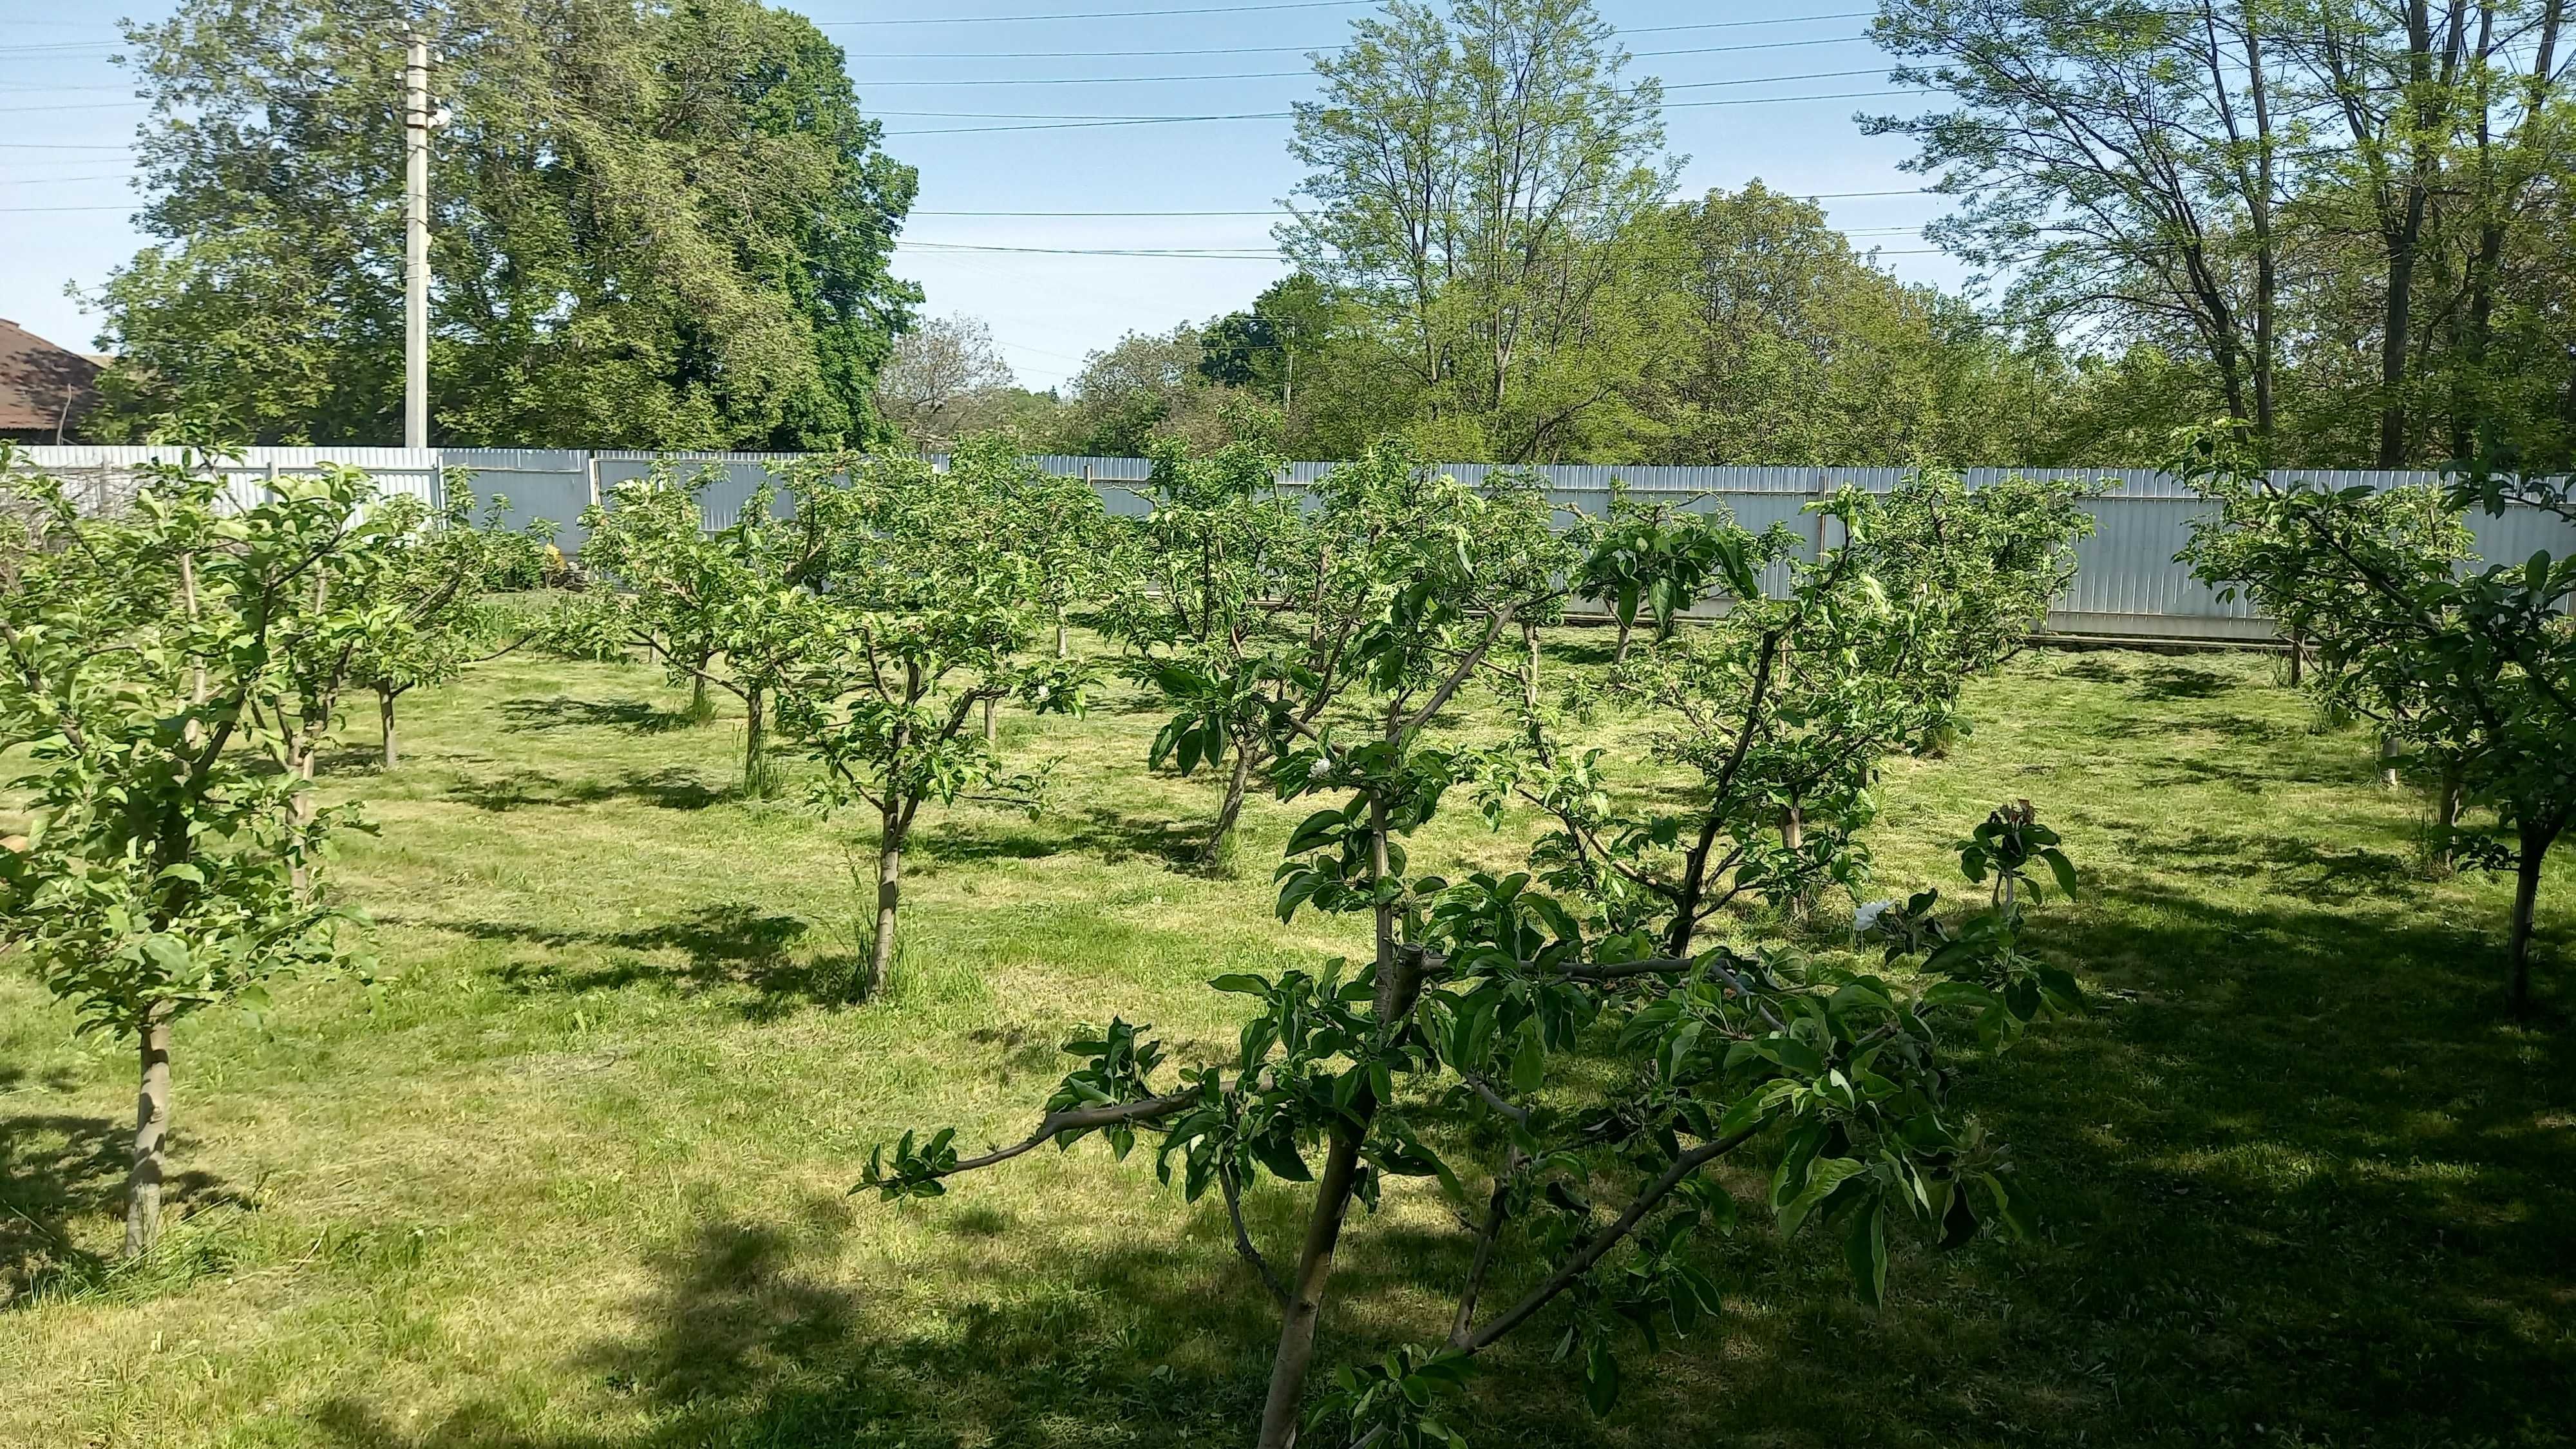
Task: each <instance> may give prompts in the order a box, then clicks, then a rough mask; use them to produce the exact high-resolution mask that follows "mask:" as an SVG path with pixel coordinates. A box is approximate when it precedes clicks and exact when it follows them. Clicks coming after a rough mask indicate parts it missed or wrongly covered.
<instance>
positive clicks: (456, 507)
mask: <svg viewBox="0 0 2576 1449" xmlns="http://www.w3.org/2000/svg"><path fill="white" fill-rule="evenodd" d="M478 501H479V500H477V499H476V498H475V496H474V493H473V491H472V490H471V489H470V488H469V487H467V486H466V485H465V482H464V479H463V477H462V470H459V471H458V473H457V474H456V475H452V476H451V477H450V478H449V479H448V482H447V489H446V500H445V502H444V503H443V504H442V505H441V506H440V507H439V508H437V509H435V510H433V509H431V508H430V507H429V505H428V504H426V503H424V502H422V501H420V500H419V499H417V498H414V497H412V496H411V495H409V494H403V495H399V496H397V497H394V498H391V499H388V500H386V501H385V502H384V503H383V504H381V505H379V506H380V507H381V508H382V509H383V510H384V512H385V516H384V518H383V519H382V520H381V521H382V524H383V527H384V533H383V535H382V537H381V538H380V539H379V540H378V542H377V543H376V544H375V546H374V549H373V553H374V558H373V560H372V563H371V568H370V573H369V581H370V584H371V587H372V590H373V592H374V594H375V596H376V598H378V599H380V600H381V601H382V602H384V603H386V604H389V605H390V606H391V607H390V608H389V609H388V610H386V611H384V612H383V613H382V614H381V615H380V616H379V617H378V619H377V620H376V622H375V625H374V627H371V628H370V629H369V630H368V631H367V633H366V635H365V637H364V638H363V639H362V640H361V641H360V642H359V644H358V647H357V649H356V651H355V653H354V655H353V656H352V658H351V662H350V675H351V678H352V679H353V680H354V681H355V683H356V684H357V685H358V686H359V687H360V688H362V689H367V690H370V691H372V692H373V693H374V694H375V696H376V720H377V726H378V729H379V732H380V738H381V740H382V742H383V760H384V768H386V769H387V770H391V769H393V768H395V766H396V765H398V764H399V763H400V762H401V758H402V755H401V747H400V744H399V742H398V740H399V737H398V736H397V735H396V733H395V729H394V706H395V703H396V701H398V700H400V699H401V698H402V697H403V696H404V695H406V694H409V693H410V692H412V691H413V690H415V689H419V688H422V687H424V686H430V685H438V684H444V683H446V682H447V681H449V680H451V679H454V678H456V677H457V676H458V675H460V674H462V673H464V672H465V669H466V667H467V666H468V665H472V664H478V663H481V662H483V661H484V660H487V659H495V658H498V657H500V656H501V655H503V654H507V653H509V652H510V651H512V650H514V649H517V648H519V647H521V646H522V645H524V644H526V643H527V642H528V640H529V638H531V637H532V635H531V633H530V632H529V631H526V630H513V629H511V628H509V627H508V623H507V620H506V618H505V617H504V616H503V614H502V613H501V612H500V611H499V610H496V609H495V608H493V607H492V605H491V604H490V603H489V602H488V601H487V599H486V598H485V595H486V594H487V593H488V592H489V591H491V590H493V589H496V588H499V587H502V586H503V585H504V584H505V583H506V582H509V581H510V580H512V578H513V577H514V576H515V575H519V574H520V573H521V568H522V564H523V561H524V560H525V559H526V558H527V556H528V554H529V552H530V545H531V544H536V545H537V546H539V547H542V546H543V545H542V543H541V542H539V539H538V535H537V534H536V533H534V532H513V531H510V530H507V529H505V528H504V527H503V521H504V519H505V518H506V516H507V514H508V513H509V500H508V499H506V498H503V497H500V496H499V495H494V497H493V498H492V499H491V500H490V503H489V505H488V506H487V507H486V508H485V510H484V514H483V521H482V523H481V524H480V525H479V526H478V525H477V524H476V522H475V510H476V506H477V503H478ZM509 636H515V637H509Z"/></svg>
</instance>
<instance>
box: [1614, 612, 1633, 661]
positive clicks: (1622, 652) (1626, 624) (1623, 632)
mask: <svg viewBox="0 0 2576 1449" xmlns="http://www.w3.org/2000/svg"><path fill="white" fill-rule="evenodd" d="M1635 629H1636V621H1635V620H1633V619H1622V620H1620V621H1619V647H1618V648H1616V649H1614V650H1612V651H1611V653H1610V662H1611V663H1613V664H1625V663H1627V662H1628V636H1629V634H1631V633H1633V632H1634V631H1635Z"/></svg>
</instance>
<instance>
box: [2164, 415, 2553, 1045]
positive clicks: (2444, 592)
mask: <svg viewBox="0 0 2576 1449" xmlns="http://www.w3.org/2000/svg"><path fill="white" fill-rule="evenodd" d="M2185 467H2186V470H2187V472H2188V475H2189V476H2190V477H2191V479H2192V481H2193V483H2194V486H2196V487H2197V488H2198V489H2199V490H2200V492H2201V493H2202V494H2203V495H2204V496H2206V497H2209V498H2211V499H2214V500H2215V501H2216V502H2217V503H2218V506H2219V515H2218V517H2217V519H2215V520H2214V521H2212V522H2210V523H2208V524H2205V525H2203V526H2201V527H2200V528H2199V529H2198V530H2197V531H2196V534H2195V537H2194V539H2193V542H2192V545H2191V547H2189V548H2188V549H2186V550H2185V551H2184V554H2183V557H2184V559H2185V560H2186V561H2187V562H2190V563H2191V564H2192V565H2193V567H2194V570H2195V572H2197V573H2198V574H2199V576H2200V577H2201V578H2203V579H2204V580H2206V581H2208V582H2210V583H2212V584H2216V585H2219V586H2220V587H2222V588H2223V589H2227V590H2230V591H2232V590H2235V589H2243V590H2245V591H2246V592H2247V593H2248V594H2249V595H2250V596H2251V597H2252V598H2254V599H2255V600H2256V601H2257V602H2259V603H2261V604H2262V605H2263V606H2264V607H2265V608H2266V610H2267V611H2269V612H2272V613H2273V615H2274V617H2276V618H2280V619H2284V620H2285V621H2286V622H2288V623H2289V624H2290V625H2292V626H2294V627H2295V628H2296V629H2298V630H2299V631H2300V632H2301V633H2302V634H2303V635H2304V636H2305V637H2306V640H2307V642H2308V646H2309V648H2310V649H2312V650H2313V651H2314V653H2315V657H2316V662H2317V673H2318V675H2319V676H2320V679H2321V681H2322V683H2323V687H2324V688H2326V689H2327V690H2329V691H2330V693H2331V694H2332V697H2334V698H2336V699H2337V700H2339V701H2343V702H2346V703H2349V704H2351V705H2352V706H2354V707H2355V708H2357V709H2361V710H2362V711H2364V712H2369V713H2375V714H2376V716H2377V717H2378V718H2379V719H2380V720H2381V721H2382V725H2383V728H2385V729H2386V730H2388V731H2389V733H2390V734H2391V735H2393V736H2394V737H2395V738H2396V739H2397V740H2398V741H2399V742H2400V743H2401V745H2402V746H2403V747H2405V748H2409V749H2412V750H2414V751H2416V752H2418V753H2421V754H2424V755H2427V756H2429V757H2431V758H2432V759H2434V760H2435V761H2437V762H2438V763H2440V764H2441V765H2442V766H2443V767H2444V768H2445V770H2446V772H2450V773H2451V778H2452V779H2454V780H2456V781H2457V785H2458V788H2459V790H2460V791H2462V792H2463V793H2464V794H2465V795H2466V797H2467V798H2469V799H2474V800H2479V801H2483V802H2487V803H2490V804H2493V805H2494V806H2495V807H2496V811H2497V813H2498V815H2499V816H2500V817H2501V818H2502V819H2503V821H2504V823H2505V824H2506V825H2507V826H2509V827H2510V828H2511V829H2512V830H2513V832H2514V837H2515V839H2514V846H2513V848H2512V849H2511V850H2510V851H2505V850H2501V849H2493V848H2490V849H2486V850H2483V851H2481V850H2478V849H2477V842H2474V841H2461V840H2457V838H2456V837H2455V838H2454V843H2455V844H2456V846H2457V847H2458V848H2459V849H2460V850H2461V851H2462V853H2463V855H2464V856H2465V857H2466V858H2468V859H2469V860H2471V861H2472V862H2473V863H2477V864H2481V865H2484V866H2487V867H2490V868H2495V869H2508V868H2509V869H2511V870H2512V871H2513V872H2514V895H2513V914H2512V924H2511V927H2510V930H2509V934H2508V937H2507V942H2506V967H2505V998H2506V1002H2507V1004H2508V1005H2509V1006H2510V1007H2511V1008H2513V1009H2515V1010H2521V1009H2522V1008H2524V1007H2525V1006H2527V1005H2528V1004H2529V1002H2530V999H2531V937H2532V918H2533V914H2534V912H2535V911H2536V909H2537V908H2538V904H2539V899H2540V881H2541V870H2542V865H2543V863H2544V862H2545V861H2546V859H2547V858H2548V855H2549V848H2550V847H2551V846H2552V845H2554V844H2556V843H2557V841H2558V837H2559V836H2560V835H2561V834H2562V833H2563V832H2564V831H2565V830H2566V828H2567V825H2568V822H2569V820H2570V818H2571V817H2576V619H2571V618H2570V617H2569V612H2568V611H2569V603H2570V600H2571V599H2576V557H2571V558H2552V557H2551V556H2550V555H2549V554H2548V553H2546V552H2541V553H2535V554H2533V555H2532V556H2531V557H2530V558H2529V559H2527V560H2524V561H2523V562H2521V563H2518V564H2491V565H2489V566H2487V567H2486V568H2484V569H2476V570H2474V571H2473V570H2472V569H2471V568H2470V566H2469V563H2470V561H2469V560H2467V559H2466V558H2465V557H2464V554H2465V550H2464V548H2463V547H2462V545H2461V534H2462V531H2463V528H2462V523H2461V520H2462V519H2463V518H2464V517H2465V516H2466V514H2467V512H2468V510H2470V509H2472V508H2477V509H2482V510H2484V511H2486V512H2488V513H2491V514H2500V513H2502V512H2504V511H2505V510H2506V509H2507V508H2512V507H2522V508H2530V509H2536V510H2539V511H2541V512H2544V513H2552V514H2555V515H2557V516H2558V517H2560V518H2563V519H2568V520H2569V521H2571V522H2576V494H2571V493H2570V491H2569V484H2568V483H2567V481H2566V480H2564V479H2539V478H2524V477H2520V476H2516V475H2513V474H2510V473H2504V472H2498V471H2494V470H2492V469H2484V468H2472V469H2470V470H2467V471H2463V472H2461V473H2458V474H2455V475H2454V476H2453V477H2452V478H2451V479H2450V480H2449V481H2448V482H2447V483H2446V484H2445V485H2444V487H2443V489H2442V494H2441V498H2440V500H2439V502H2438V504H2436V503H2434V502H2432V501H2431V500H2429V499H2427V498H2426V497H2425V496H2424V495H2422V494H2417V493H2401V494H2400V495H2398V496H2395V497H2390V496H2387V495H2382V494H2377V493H2374V492H2373V490H2371V489H2370V488H2368V487H2354V488H2341V489H2335V488H2324V487H2320V486H2318V485H2316V484H2312V483H2308V482H2305V481H2292V482H2287V483H2275V482H2274V481H2272V479H2271V478H2270V477H2269V476H2268V475H2267V474H2265V473H2264V472H2262V471H2261V470H2259V469H2257V468H2255V467H2253V466H2252V465H2251V464H2250V463H2249V462H2248V461H2247V460H2246V459H2245V458H2244V457H2243V456H2242V455H2241V454H2239V453H2238V452H2237V451H2236V450H2235V449H2234V448H2233V447H2232V446H2231V445H2230V444H2229V443H2228V442H2227V441H2226V440H2225V439H2224V438H2219V437H2209V436H2204V437H2203V438H2202V439H2201V440H2200V442H2199V444H2198V446H2197V448H2196V450H2195V451H2194V453H2193V454H2192V456H2191V457H2190V458H2189V459H2188V460H2187V462H2186V465H2185ZM2450 793H2451V792H2450V791H2449V790H2447V789H2446V791H2445V794H2446V795H2448V794H2450ZM2444 813H2445V814H2446V815H2448V816H2452V817H2453V818H2456V806H2455V805H2452V804H2448V803H2446V805H2445V807H2444Z"/></svg>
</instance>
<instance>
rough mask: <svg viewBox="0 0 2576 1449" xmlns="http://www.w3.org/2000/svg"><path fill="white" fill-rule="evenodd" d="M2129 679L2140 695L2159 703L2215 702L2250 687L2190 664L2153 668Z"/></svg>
mask: <svg viewBox="0 0 2576 1449" xmlns="http://www.w3.org/2000/svg"><path fill="white" fill-rule="evenodd" d="M2129 678H2130V681H2131V682H2132V683H2134V684H2135V685H2136V686H2137V690H2138V693H2139V694H2140V695H2142V696H2144V697H2145V698H2147V699H2151V700H2157V701H2165V700H2176V699H2216V698H2218V697H2219V696H2220V695H2223V694H2233V693H2235V692H2236V691H2237V690H2239V689H2242V688H2245V687H2247V684H2246V681H2245V680H2243V679H2241V678H2239V677H2238V676H2236V675H2233V674H2226V673H2221V672H2220V671H2218V670H2214V669H2201V668H2198V667H2196V666H2193V665H2189V664H2150V665H2148V666H2147V667H2146V668H2144V669H2142V670H2140V671H2138V673H2137V674H2136V675H2134V676H2130V677H2129Z"/></svg>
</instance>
